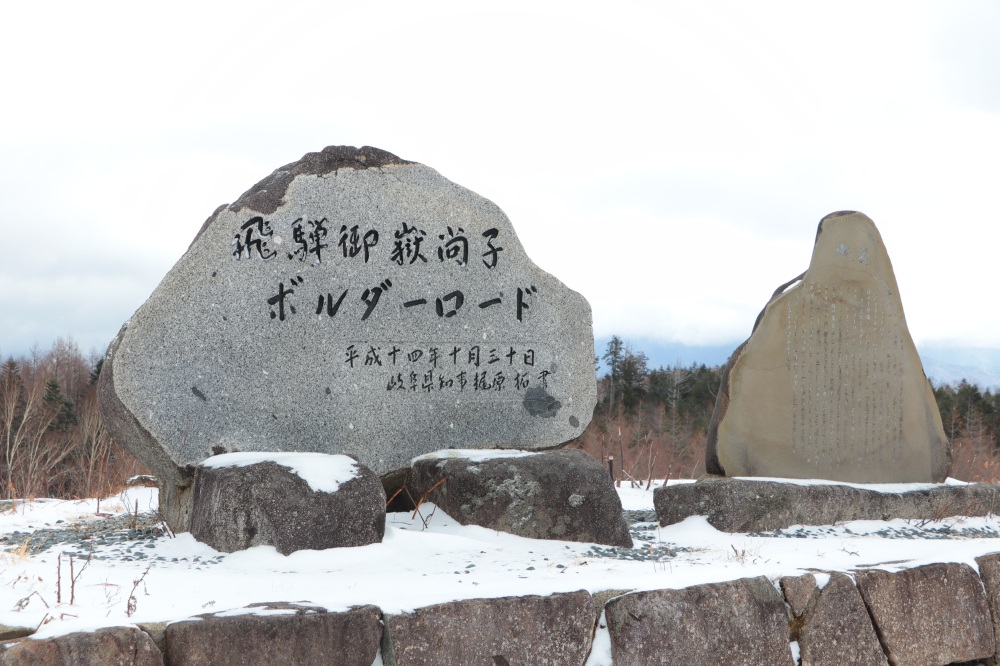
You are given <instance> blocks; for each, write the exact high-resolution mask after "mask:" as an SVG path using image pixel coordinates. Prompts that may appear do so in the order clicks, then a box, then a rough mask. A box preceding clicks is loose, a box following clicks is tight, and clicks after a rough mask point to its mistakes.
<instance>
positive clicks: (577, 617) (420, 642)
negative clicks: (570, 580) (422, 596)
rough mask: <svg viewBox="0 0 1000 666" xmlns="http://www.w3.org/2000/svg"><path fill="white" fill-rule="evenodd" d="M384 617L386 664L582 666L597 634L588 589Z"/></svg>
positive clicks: (462, 603) (457, 604) (440, 606)
mask: <svg viewBox="0 0 1000 666" xmlns="http://www.w3.org/2000/svg"><path fill="white" fill-rule="evenodd" d="M384 622H385V634H384V635H383V638H382V660H383V662H384V663H385V666H457V665H458V664H462V666H516V665H518V664H533V665H536V666H582V665H583V663H584V662H585V661H586V659H587V655H588V654H589V652H590V646H591V642H592V641H593V636H594V609H593V605H592V601H591V598H590V594H588V593H587V592H586V591H584V590H580V591H579V592H569V593H565V594H553V595H551V596H546V597H539V596H527V597H502V598H498V599H467V600H464V601H453V602H450V603H445V604H438V605H435V606H427V607H425V608H419V609H417V610H416V611H414V612H412V613H399V614H386V615H385V617H384Z"/></svg>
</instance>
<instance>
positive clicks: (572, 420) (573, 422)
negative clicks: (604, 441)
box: [569, 416, 580, 428]
mask: <svg viewBox="0 0 1000 666" xmlns="http://www.w3.org/2000/svg"><path fill="white" fill-rule="evenodd" d="M569 424H570V425H571V426H573V427H574V428H576V427H578V426H579V425H580V419H578V418H576V417H575V416H571V417H569Z"/></svg>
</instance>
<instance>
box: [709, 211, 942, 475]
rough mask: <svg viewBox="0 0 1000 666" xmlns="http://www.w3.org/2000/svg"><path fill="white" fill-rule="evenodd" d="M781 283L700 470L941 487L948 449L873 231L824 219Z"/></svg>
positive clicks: (841, 219) (853, 218)
mask: <svg viewBox="0 0 1000 666" xmlns="http://www.w3.org/2000/svg"><path fill="white" fill-rule="evenodd" d="M793 283H794V284H793ZM789 284H793V286H790V287H789V285H783V286H782V287H779V289H778V290H777V291H776V292H775V294H774V296H773V297H772V298H771V300H770V302H769V303H768V304H767V305H766V306H765V307H764V310H763V311H762V312H761V314H760V316H759V317H758V319H757V323H756V324H755V326H754V329H753V333H752V334H751V335H750V338H749V339H748V340H747V341H746V342H745V343H743V344H742V345H741V346H740V347H739V348H738V349H737V350H736V351H735V352H734V353H733V355H732V357H731V358H730V359H729V363H728V364H727V366H726V368H725V371H724V374H723V378H722V386H721V387H720V390H719V397H718V399H717V401H716V405H715V412H714V414H713V416H712V422H711V424H710V427H709V435H708V447H707V452H706V461H705V467H706V469H707V470H708V472H709V473H712V474H724V475H727V476H770V477H790V478H807V479H808V478H818V479H831V480H836V481H850V482H859V483H868V482H916V481H923V482H937V481H942V480H944V478H945V477H946V476H947V473H948V470H949V467H950V458H949V452H948V442H947V439H946V438H945V435H944V430H943V428H942V426H941V417H940V414H939V412H938V409H937V405H936V404H935V401H934V395H933V393H932V391H931V387H930V383H929V382H928V381H927V377H926V376H925V375H924V372H923V367H922V366H921V364H920V358H919V357H918V355H917V350H916V348H915V347H914V345H913V340H912V339H911V338H910V334H909V331H908V330H907V328H906V319H905V318H904V317H903V306H902V303H901V301H900V298H899V290H898V289H897V287H896V278H895V276H894V274H893V271H892V264H891V263H890V262H889V255H888V253H887V252H886V249H885V245H884V244H883V243H882V238H881V236H880V235H879V233H878V230H877V229H876V228H875V225H874V223H873V222H872V221H871V220H870V219H869V218H868V217H866V216H865V215H863V214H861V213H856V212H839V213H833V214H831V215H827V216H826V217H825V218H823V220H822V221H821V222H820V223H819V229H818V231H817V233H816V244H815V247H814V249H813V255H812V260H811V262H810V264H809V269H808V270H807V271H806V272H805V273H803V274H802V275H801V276H799V278H796V279H795V280H793V281H792V283H789Z"/></svg>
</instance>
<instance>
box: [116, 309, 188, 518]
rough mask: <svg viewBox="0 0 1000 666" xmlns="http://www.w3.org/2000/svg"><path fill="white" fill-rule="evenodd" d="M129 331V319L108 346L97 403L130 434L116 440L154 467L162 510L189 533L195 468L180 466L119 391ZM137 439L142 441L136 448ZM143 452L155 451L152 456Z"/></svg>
mask: <svg viewBox="0 0 1000 666" xmlns="http://www.w3.org/2000/svg"><path fill="white" fill-rule="evenodd" d="M127 330H128V322H126V323H125V325H124V326H122V327H121V330H120V331H118V335H117V336H115V339H114V340H112V341H111V344H110V345H108V350H107V352H106V353H105V355H104V363H103V364H102V365H101V374H100V377H99V378H98V380H97V405H98V409H99V410H100V414H101V418H103V419H104V421H105V422H106V423H108V424H109V425H110V424H113V426H112V427H109V428H108V430H109V431H110V432H116V433H126V434H125V436H124V438H122V437H118V438H116V441H117V442H118V443H119V444H120V445H122V446H124V447H125V448H126V449H127V450H128V451H129V453H131V454H132V455H133V456H135V457H136V458H137V459H138V460H139V462H141V463H142V464H143V465H145V466H146V467H148V468H149V469H151V470H152V471H153V472H154V473H155V474H156V476H157V479H158V481H159V488H160V504H159V506H160V509H159V510H160V512H161V513H162V514H163V517H164V519H165V520H166V522H167V525H169V526H170V529H172V530H173V531H174V532H186V531H187V530H188V523H189V520H190V517H191V511H190V509H191V495H192V493H191V484H192V482H193V481H194V468H193V467H190V466H189V467H185V468H181V467H178V466H177V464H176V463H175V462H174V461H173V460H172V459H171V458H170V455H169V454H168V453H167V452H166V451H165V450H164V449H163V448H162V447H161V446H160V445H159V443H158V442H157V441H156V439H155V438H154V437H153V435H152V434H151V433H150V432H149V431H148V430H146V428H145V427H143V425H142V423H140V422H139V419H138V418H136V416H135V414H133V413H132V410H130V409H129V408H128V407H127V406H126V405H125V403H123V402H122V401H121V400H120V399H119V398H118V394H117V392H116V391H115V385H114V382H115V356H116V354H117V351H118V346H119V345H120V344H121V342H122V340H123V339H124V337H125V334H126V332H127ZM134 442H142V445H140V446H138V447H135V446H133V443H134ZM140 451H147V452H152V454H150V455H146V454H145V453H143V454H142V455H139V452H140Z"/></svg>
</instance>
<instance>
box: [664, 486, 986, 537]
mask: <svg viewBox="0 0 1000 666" xmlns="http://www.w3.org/2000/svg"><path fill="white" fill-rule="evenodd" d="M751 484H752V485H751ZM876 485H877V484H876ZM719 487H721V490H718V488H719ZM795 489H801V490H800V491H798V492H796V490H795ZM713 490H715V492H716V493H718V494H713V492H712V491H713ZM722 493H725V494H726V495H729V496H730V497H733V496H738V497H739V499H740V505H741V506H743V507H753V508H752V511H753V512H754V513H755V514H757V515H756V516H755V518H754V519H753V520H752V521H748V520H747V519H746V515H747V513H748V511H743V512H741V515H739V516H734V515H733V512H732V511H728V510H722V509H725V507H721V509H718V504H716V507H717V509H718V510H717V511H716V512H715V513H709V514H707V518H708V522H709V524H711V525H712V527H714V528H715V529H717V530H719V531H722V532H767V531H773V530H776V529H784V528H786V527H790V526H791V525H833V524H836V523H839V522H845V521H851V520H890V519H895V518H902V519H918V520H919V519H931V520H937V519H940V518H947V517H950V516H988V515H994V514H996V513H997V510H998V509H1000V487H998V486H995V485H992V484H985V483H976V484H969V485H965V486H952V485H943V484H942V485H940V486H938V487H936V488H931V489H920V490H911V491H907V492H901V493H886V492H880V491H876V490H868V489H864V488H856V487H854V486H847V485H839V484H829V485H826V484H820V485H800V484H795V483H782V482H780V481H764V480H760V481H756V480H749V479H742V478H730V477H703V478H701V479H699V480H698V481H696V482H695V483H690V484H677V485H672V486H663V487H660V488H657V489H655V490H654V491H653V506H654V508H655V509H656V517H657V520H658V522H659V524H660V527H665V526H666V525H672V524H675V523H679V522H681V521H682V520H684V519H686V518H689V517H691V516H700V515H706V514H705V513H702V512H699V511H695V510H692V511H687V512H684V513H681V514H674V513H672V512H671V506H672V505H675V504H676V503H677V502H679V501H680V502H683V503H685V504H687V505H689V506H692V507H693V506H697V505H698V504H700V503H704V504H707V503H708V500H709V499H711V498H713V497H714V498H717V497H718V495H719V494H722ZM838 495H839V496H841V497H844V498H845V499H846V498H851V497H852V496H853V498H854V499H855V502H854V503H855V504H856V505H857V510H855V511H847V510H845V508H844V506H845V505H846V504H838V505H837V508H836V509H835V510H834V511H833V512H832V513H831V512H824V513H817V512H809V511H804V510H803V511H799V512H798V513H796V514H795V516H794V519H793V518H790V517H783V516H781V515H780V513H779V512H778V511H780V509H781V507H783V506H785V505H790V504H792V503H793V502H794V505H795V506H796V507H802V506H804V505H807V503H808V502H810V501H811V500H815V501H820V500H823V499H825V500H826V501H827V502H828V503H829V501H830V498H831V497H835V496H838ZM921 496H923V497H924V498H925V499H926V501H928V502H929V503H931V504H932V506H934V507H935V510H934V511H933V513H932V514H931V515H927V514H926V513H924V512H917V511H906V510H904V509H905V508H906V507H905V504H906V502H907V501H908V500H910V499H911V498H920V497H921ZM887 504H888V505H890V506H888V507H886V505H887ZM892 505H895V506H892ZM769 506H770V507H777V509H775V510H773V511H770V510H769ZM980 507H987V508H980ZM887 508H888V511H886V509H887ZM806 514H811V515H812V516H813V518H812V520H809V521H808V522H803V519H804V518H805V516H806ZM782 518H784V519H782Z"/></svg>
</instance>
